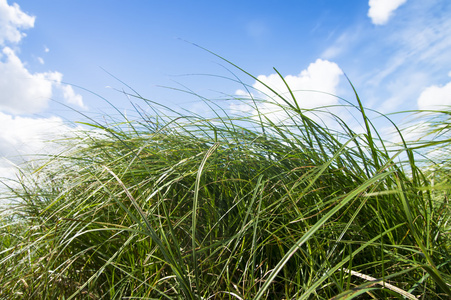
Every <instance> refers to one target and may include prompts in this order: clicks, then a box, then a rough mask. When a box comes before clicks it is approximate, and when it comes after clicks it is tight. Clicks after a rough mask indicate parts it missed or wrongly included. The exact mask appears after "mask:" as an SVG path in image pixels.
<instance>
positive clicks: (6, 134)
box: [0, 112, 74, 178]
mask: <svg viewBox="0 0 451 300" xmlns="http://www.w3.org/2000/svg"><path fill="white" fill-rule="evenodd" d="M73 132H74V129H73V128H71V127H69V126H67V125H66V124H64V122H63V120H62V119H61V118H58V117H49V118H26V117H14V116H12V115H9V114H5V113H2V112H0V177H2V178H5V177H6V178H12V177H13V175H14V174H15V173H16V172H15V168H14V167H13V166H14V165H20V164H21V163H23V162H25V161H27V160H29V159H33V158H35V157H36V156H35V155H39V154H56V153H58V152H59V151H61V150H62V148H61V147H59V146H57V144H56V143H55V142H50V141H51V140H56V139H58V138H62V137H63V136H64V135H70V134H71V133H73Z"/></svg>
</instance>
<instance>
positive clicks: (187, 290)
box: [103, 166, 196, 299]
mask: <svg viewBox="0 0 451 300" xmlns="http://www.w3.org/2000/svg"><path fill="white" fill-rule="evenodd" d="M103 167H104V169H105V170H106V171H107V172H108V173H110V174H111V175H112V176H113V177H114V179H116V181H117V182H118V183H119V185H120V186H121V187H122V188H123V189H124V192H125V194H126V195H127V197H128V198H129V199H130V201H131V202H132V203H133V206H134V207H135V209H136V210H137V211H138V213H139V215H140V216H141V218H142V219H143V220H144V223H145V224H146V229H147V231H148V233H149V234H150V236H151V237H152V240H153V241H154V242H155V243H156V244H157V245H158V248H159V249H160V251H161V252H162V253H163V255H164V257H165V259H166V261H167V263H168V264H169V266H170V268H171V269H172V271H173V272H174V273H175V275H176V276H177V278H178V279H179V281H180V283H181V286H182V289H183V290H184V291H185V293H186V295H187V296H189V297H190V299H195V298H196V297H195V296H194V294H193V292H192V291H191V288H190V284H189V281H188V280H187V279H186V278H185V276H184V275H183V274H184V273H185V272H182V271H184V270H181V269H180V268H179V266H178V265H177V262H176V261H175V260H174V258H173V257H172V256H171V255H169V254H168V253H167V250H166V248H165V247H164V245H163V243H162V241H161V240H160V238H159V237H158V236H157V234H156V232H155V230H154V229H153V228H152V226H151V225H150V223H149V220H147V217H146V215H145V214H144V212H143V211H142V209H141V207H139V205H138V203H137V202H136V200H135V199H134V198H133V196H132V195H131V194H130V192H129V191H128V189H127V187H126V186H125V184H124V183H123V182H122V180H121V179H120V178H119V177H118V176H117V175H116V174H115V173H114V172H113V171H111V170H110V169H109V168H108V167H107V166H103Z"/></svg>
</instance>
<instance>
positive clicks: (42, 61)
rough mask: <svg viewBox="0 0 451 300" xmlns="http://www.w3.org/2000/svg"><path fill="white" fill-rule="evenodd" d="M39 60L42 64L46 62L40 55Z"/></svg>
mask: <svg viewBox="0 0 451 300" xmlns="http://www.w3.org/2000/svg"><path fill="white" fill-rule="evenodd" d="M38 61H39V63H40V64H41V65H43V64H44V63H45V62H44V59H43V58H42V57H38Z"/></svg>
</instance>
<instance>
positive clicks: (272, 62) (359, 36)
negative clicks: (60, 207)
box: [0, 0, 451, 178]
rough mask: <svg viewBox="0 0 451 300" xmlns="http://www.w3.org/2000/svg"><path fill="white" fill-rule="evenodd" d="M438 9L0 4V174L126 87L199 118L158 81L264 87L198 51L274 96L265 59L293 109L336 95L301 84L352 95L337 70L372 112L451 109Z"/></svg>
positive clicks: (381, 4) (330, 1)
mask: <svg viewBox="0 0 451 300" xmlns="http://www.w3.org/2000/svg"><path fill="white" fill-rule="evenodd" d="M450 16H451V1H449V0H428V1H424V0H369V1H366V0H346V1H345V0H342V1H336V0H317V1H306V0H298V1H289V0H287V1H269V0H268V1H263V0H260V1H253V0H251V1H235V0H229V1H181V0H178V1H177V0H174V1H151V0H149V1H127V2H125V1H117V0H109V1H100V0H98V1H92V0H89V1H88V0H65V1H51V0H40V1H36V0H16V1H13V0H0V158H1V159H0V177H3V178H11V177H13V176H14V174H15V173H14V172H15V171H14V169H13V168H14V166H15V165H19V164H20V163H22V162H23V161H24V160H26V159H27V158H26V157H25V156H24V155H26V154H39V153H49V152H50V153H51V151H52V150H53V151H54V150H55V149H54V148H52V147H51V146H50V147H49V143H46V141H48V140H51V139H54V138H57V137H58V136H60V135H61V134H62V133H70V132H71V131H72V130H74V125H71V124H70V122H71V121H77V118H80V114H79V113H77V112H81V113H83V114H101V113H103V112H106V111H108V103H107V102H106V101H105V100H103V99H107V100H108V101H109V102H111V103H112V104H113V105H114V106H116V107H117V108H119V109H121V110H124V111H127V109H128V110H130V109H132V107H131V104H130V101H129V99H128V98H127V97H125V96H124V95H123V94H122V93H121V92H118V90H119V91H121V90H128V87H127V85H128V86H130V87H132V88H133V89H134V90H136V91H137V92H139V94H140V95H142V96H143V97H145V98H148V99H151V100H152V101H155V102H156V103H161V104H163V105H167V106H169V107H171V108H174V109H176V110H178V109H187V110H191V111H195V112H196V111H197V112H200V113H202V108H201V106H200V105H199V101H198V99H196V98H195V97H190V96H189V95H188V94H186V93H181V92H177V91H175V90H174V89H171V87H172V88H175V89H184V90H190V91H194V92H195V93H198V94H200V95H203V96H206V97H211V98H221V97H223V96H224V95H232V96H233V95H235V96H240V95H244V94H245V93H246V92H245V91H244V89H243V88H242V87H240V85H239V84H236V83H234V82H232V81H231V80H225V79H221V78H220V77H221V76H225V77H228V78H233V77H234V76H238V77H239V78H240V80H242V81H243V82H245V83H247V84H249V85H251V86H253V87H254V88H255V89H256V90H261V91H262V92H267V94H268V95H269V96H271V92H269V91H267V90H265V88H264V87H263V86H262V85H261V84H260V83H258V82H256V81H255V80H253V79H252V78H250V77H248V76H246V75H245V74H243V73H241V72H240V71H239V70H238V69H236V68H234V67H233V66H231V65H230V64H228V63H227V62H226V61H224V60H221V59H220V58H219V57H217V56H215V55H213V54H211V53H210V52H208V51H211V52H213V53H215V54H217V55H219V56H221V57H223V58H225V59H227V60H228V61H231V62H233V63H234V64H236V65H238V66H239V67H241V68H243V69H244V70H246V71H247V72H249V73H251V74H253V75H254V76H256V77H257V78H258V79H259V80H261V81H262V82H265V83H268V84H270V85H271V86H272V87H273V88H274V89H275V90H277V91H281V92H282V93H285V92H286V89H285V88H284V83H283V82H282V80H281V79H280V78H279V76H278V75H276V71H275V70H274V68H276V69H277V71H278V72H279V73H280V74H282V76H284V79H285V80H286V82H287V83H288V84H289V85H290V87H291V89H292V90H295V91H296V92H295V95H296V97H297V99H300V100H299V102H300V105H301V107H302V108H313V107H315V106H321V105H334V104H337V103H338V101H339V100H338V98H336V97H331V96H326V95H324V94H319V93H312V92H310V93H307V92H305V91H306V90H316V91H322V92H326V93H331V94H334V95H337V96H339V97H342V98H344V99H347V100H349V101H354V102H355V97H354V96H353V94H352V89H351V88H350V85H349V83H348V82H347V79H346V76H347V77H348V78H349V79H350V81H351V82H352V84H353V85H354V86H355V88H356V90H357V91H358V93H359V96H360V98H361V100H362V102H363V104H364V106H365V107H367V108H370V109H374V110H377V111H380V112H382V113H392V112H396V111H403V110H413V109H433V108H438V107H440V106H441V105H451V55H450V53H451V18H450ZM196 45H199V46H200V47H198V46H196ZM204 49H207V50H208V51H206V50H204ZM168 87H169V88H168ZM253 93H254V92H253ZM255 93H258V92H257V91H255ZM260 96H262V97H266V96H263V94H260ZM229 108H230V109H232V110H234V109H235V110H237V109H238V110H240V109H241V110H243V109H245V108H244V107H242V106H240V104H236V103H231V104H230V106H229ZM261 109H262V110H263V111H265V110H266V111H271V108H270V107H261Z"/></svg>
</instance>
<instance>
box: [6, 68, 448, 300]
mask: <svg viewBox="0 0 451 300" xmlns="http://www.w3.org/2000/svg"><path fill="white" fill-rule="evenodd" d="M248 75H250V74H248ZM252 78H253V79H256V80H257V78H255V77H252ZM281 79H282V78H281ZM246 88H247V87H246ZM268 88H270V87H268ZM287 90H288V92H289V93H288V95H289V97H285V96H284V95H281V94H276V95H277V97H279V99H278V101H276V103H282V104H278V106H279V107H278V108H279V110H280V111H283V112H284V115H285V116H286V120H285V121H284V122H276V121H274V120H273V119H272V118H271V116H270V115H267V114H266V115H265V114H262V113H260V112H258V110H257V115H256V116H250V115H248V116H243V115H233V114H232V113H231V112H228V111H225V110H221V108H220V107H219V106H216V103H215V102H212V101H208V100H205V103H206V104H207V105H209V106H210V107H211V112H212V113H213V114H214V117H210V118H209V117H202V116H199V115H196V114H194V113H185V114H177V113H176V112H175V111H170V110H160V111H158V110H156V107H157V104H155V103H153V102H151V101H150V100H146V99H144V98H142V97H141V96H139V94H137V93H133V94H129V95H128V96H129V97H134V98H135V99H136V100H137V101H142V103H145V104H147V105H148V107H149V108H150V109H152V111H153V112H154V114H153V115H149V114H147V113H146V112H145V111H144V110H141V109H138V108H137V109H136V113H137V115H138V117H137V118H135V120H133V121H131V120H130V118H128V117H126V116H125V115H122V116H120V117H118V118H116V119H115V122H111V121H110V122H104V123H101V122H100V121H97V120H95V119H91V121H90V122H84V124H85V125H86V126H90V129H87V130H86V131H85V132H81V133H79V135H77V136H76V137H72V138H71V139H69V140H66V141H64V145H65V146H66V147H68V150H66V151H64V152H62V153H61V154H60V155H57V156H54V157H52V158H49V159H48V160H46V161H45V162H44V163H42V164H41V165H40V167H39V168H38V169H34V170H32V171H27V172H24V174H23V178H22V179H21V180H18V181H17V182H16V185H15V186H14V187H12V186H11V188H10V194H9V196H8V197H10V201H11V204H10V205H9V206H8V207H7V208H6V209H5V210H4V211H3V212H2V218H1V221H0V222H1V225H0V236H1V246H0V265H1V266H2V267H1V269H0V299H352V298H359V299H415V297H419V298H420V299H449V297H450V296H451V291H450V284H449V283H450V275H451V264H450V258H451V256H450V253H449V251H450V246H451V241H450V235H449V230H450V226H449V221H450V217H451V214H450V207H449V202H448V193H449V184H448V177H449V175H448V172H447V167H448V166H449V164H446V163H445V164H443V165H438V166H437V165H435V167H434V169H433V171H431V170H432V169H428V168H427V167H428V166H432V163H431V162H430V161H431V160H429V162H428V161H427V160H426V159H428V158H430V157H429V156H428V154H427V151H425V150H437V149H441V150H442V151H444V150H446V149H447V147H448V145H449V139H447V136H448V135H447V133H448V131H447V130H448V128H447V127H446V126H442V124H447V123H446V122H447V120H448V116H449V112H446V111H442V112H436V113H435V115H434V116H438V117H441V118H442V120H443V122H437V124H435V125H434V124H433V125H434V126H433V127H431V130H430V131H429V133H431V134H435V135H437V136H438V137H440V139H438V138H437V136H434V138H433V139H432V138H429V139H424V140H421V141H417V142H415V143H407V142H406V141H404V142H403V143H401V145H399V146H398V147H397V148H393V147H388V145H386V143H385V142H384V141H383V140H382V139H381V138H380V135H379V134H378V131H377V129H376V128H375V127H374V126H373V125H372V121H371V120H370V119H369V117H368V116H367V114H366V113H365V110H364V107H363V106H362V103H361V101H360V99H359V98H358V96H357V93H356V96H357V97H356V100H355V105H347V106H348V109H352V110H354V111H355V112H357V113H358V114H359V115H360V118H361V120H362V124H363V126H364V128H365V132H363V133H356V132H355V131H353V130H352V129H351V128H350V127H349V125H348V124H346V123H345V122H344V121H343V120H342V119H340V118H338V116H336V115H333V114H332V113H330V115H329V118H332V119H334V120H335V125H336V126H340V127H339V128H340V130H337V129H331V128H330V127H327V126H326V125H324V124H320V123H318V122H317V121H315V120H316V119H315V118H314V117H312V116H314V113H317V111H310V112H307V113H306V112H305V111H304V110H302V109H301V108H299V106H298V104H297V102H296V99H295V98H294V94H293V93H292V92H291V91H290V89H289V87H288V86H287ZM242 101H244V102H245V103H247V104H248V105H250V106H253V107H255V108H258V105H259V101H261V100H257V99H244V100H242ZM162 111H170V112H169V113H170V114H171V115H169V113H166V114H165V113H163V112H162ZM321 114H322V115H324V114H325V112H324V111H323V112H321ZM111 118H112V117H111ZM434 120H438V119H437V118H435V119H434ZM334 128H335V127H334ZM337 128H338V127H337ZM395 129H396V130H397V128H395ZM401 132H402V131H399V134H400V137H401V138H402V134H401ZM445 153H446V151H445ZM403 157H405V159H403ZM443 157H445V158H446V159H449V157H450V156H449V154H446V155H445V156H443ZM443 157H442V158H443ZM443 159H444V158H443ZM425 161H426V162H425ZM5 184H7V183H6V182H5ZM17 185H18V186H17Z"/></svg>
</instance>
